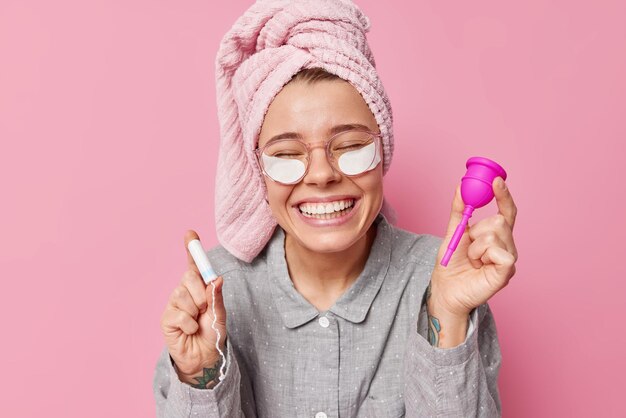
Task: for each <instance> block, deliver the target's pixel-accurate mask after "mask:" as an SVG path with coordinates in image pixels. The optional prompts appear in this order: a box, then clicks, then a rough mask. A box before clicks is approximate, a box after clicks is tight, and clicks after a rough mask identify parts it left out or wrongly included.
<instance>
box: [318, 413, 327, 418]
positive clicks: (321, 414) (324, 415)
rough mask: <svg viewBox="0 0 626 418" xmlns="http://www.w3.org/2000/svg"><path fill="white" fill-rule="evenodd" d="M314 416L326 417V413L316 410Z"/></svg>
mask: <svg viewBox="0 0 626 418" xmlns="http://www.w3.org/2000/svg"><path fill="white" fill-rule="evenodd" d="M315 418H327V417H326V414H325V413H323V412H318V413H317V414H315Z"/></svg>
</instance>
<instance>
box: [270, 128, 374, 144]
mask: <svg viewBox="0 0 626 418" xmlns="http://www.w3.org/2000/svg"><path fill="white" fill-rule="evenodd" d="M350 129H365V130H368V131H371V128H370V127H369V126H365V125H362V124H360V123H344V124H342V125H335V126H333V127H332V128H330V129H329V130H328V134H329V135H330V136H333V135H336V134H338V133H339V132H344V131H349V130H350ZM289 138H298V139H302V135H301V134H299V133H298V132H283V133H282V134H278V135H274V136H273V137H271V138H270V139H269V141H267V142H266V144H269V143H270V142H273V141H278V140H279V139H289Z"/></svg>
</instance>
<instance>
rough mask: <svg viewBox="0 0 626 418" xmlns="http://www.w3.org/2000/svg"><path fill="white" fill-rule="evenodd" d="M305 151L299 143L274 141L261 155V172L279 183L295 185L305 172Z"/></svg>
mask: <svg viewBox="0 0 626 418" xmlns="http://www.w3.org/2000/svg"><path fill="white" fill-rule="evenodd" d="M306 158H307V150H306V147H305V146H304V145H302V143H300V142H299V141H292V140H286V141H276V142H273V143H272V144H269V145H268V146H267V147H265V148H264V150H263V153H262V154H261V162H262V164H263V170H265V173H267V175H268V176H270V177H271V178H272V179H273V180H275V181H278V182H280V183H286V184H291V183H295V182H297V181H298V180H300V178H301V177H302V176H303V175H304V172H305V171H306Z"/></svg>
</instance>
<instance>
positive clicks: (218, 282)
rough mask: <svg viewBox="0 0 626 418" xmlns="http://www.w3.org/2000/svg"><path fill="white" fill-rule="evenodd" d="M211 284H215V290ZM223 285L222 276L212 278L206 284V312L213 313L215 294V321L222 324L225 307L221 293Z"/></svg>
mask: <svg viewBox="0 0 626 418" xmlns="http://www.w3.org/2000/svg"><path fill="white" fill-rule="evenodd" d="M213 285H215V291H214V290H213ZM223 286H224V278H223V277H222V276H218V277H217V279H215V280H213V281H212V282H210V283H209V284H207V286H206V299H207V303H208V306H207V312H211V314H212V313H213V311H212V309H213V295H215V316H216V317H217V322H220V323H222V324H225V323H226V308H225V307H224V297H223V295H222V287H223Z"/></svg>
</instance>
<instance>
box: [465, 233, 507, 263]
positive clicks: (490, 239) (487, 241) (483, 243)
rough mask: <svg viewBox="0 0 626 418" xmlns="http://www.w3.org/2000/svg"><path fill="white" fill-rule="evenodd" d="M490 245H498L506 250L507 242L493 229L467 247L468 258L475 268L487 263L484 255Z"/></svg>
mask: <svg viewBox="0 0 626 418" xmlns="http://www.w3.org/2000/svg"><path fill="white" fill-rule="evenodd" d="M489 247H498V248H502V249H503V250H505V251H506V244H505V243H504V242H503V241H502V240H501V239H500V237H498V235H496V234H495V233H494V232H493V231H490V232H487V233H485V234H483V235H481V236H479V237H478V238H476V240H474V242H472V243H471V244H470V246H469V247H468V248H467V258H468V259H469V261H470V263H471V264H472V266H474V268H481V267H482V266H483V264H486V263H485V262H484V261H483V257H484V255H485V253H486V252H487V249H488V248H489Z"/></svg>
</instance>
